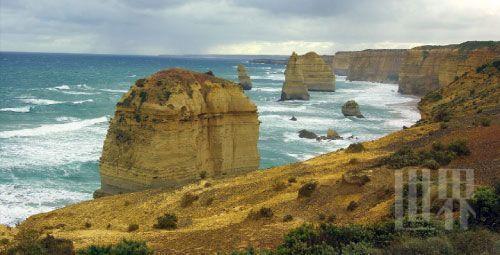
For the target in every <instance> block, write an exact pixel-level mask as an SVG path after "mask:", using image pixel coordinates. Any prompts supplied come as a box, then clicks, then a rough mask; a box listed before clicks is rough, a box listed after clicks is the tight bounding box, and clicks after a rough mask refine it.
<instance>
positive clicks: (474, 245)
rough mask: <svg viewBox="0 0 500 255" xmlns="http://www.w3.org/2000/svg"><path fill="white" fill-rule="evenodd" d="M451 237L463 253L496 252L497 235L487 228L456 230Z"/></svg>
mask: <svg viewBox="0 0 500 255" xmlns="http://www.w3.org/2000/svg"><path fill="white" fill-rule="evenodd" d="M449 239H450V242H451V243H452V245H453V247H454V248H455V251H459V252H460V253H461V254H495V241H496V239H497V237H496V236H495V234H493V233H492V232H490V231H488V230H485V229H479V230H472V231H458V232H454V233H451V234H450V235H449Z"/></svg>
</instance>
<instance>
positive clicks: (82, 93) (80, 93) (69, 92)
mask: <svg viewBox="0 0 500 255" xmlns="http://www.w3.org/2000/svg"><path fill="white" fill-rule="evenodd" d="M61 92H62V93H64V94H68V95H96V94H98V93H92V92H83V91H61Z"/></svg>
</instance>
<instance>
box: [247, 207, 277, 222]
mask: <svg viewBox="0 0 500 255" xmlns="http://www.w3.org/2000/svg"><path fill="white" fill-rule="evenodd" d="M272 217H273V210H272V209H271V208H269V207H262V208H260V209H259V210H258V211H253V210H251V211H250V212H249V213H248V218H249V219H252V220H260V219H270V218H272Z"/></svg>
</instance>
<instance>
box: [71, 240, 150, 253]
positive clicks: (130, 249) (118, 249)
mask: <svg viewBox="0 0 500 255" xmlns="http://www.w3.org/2000/svg"><path fill="white" fill-rule="evenodd" d="M76 254H77V255H151V254H153V251H152V250H151V249H149V248H148V246H147V245H146V243H145V242H139V241H130V240H122V241H121V242H119V243H117V244H115V245H106V246H97V245H92V246H89V247H87V248H85V249H82V250H79V251H78V252H77V253H76Z"/></svg>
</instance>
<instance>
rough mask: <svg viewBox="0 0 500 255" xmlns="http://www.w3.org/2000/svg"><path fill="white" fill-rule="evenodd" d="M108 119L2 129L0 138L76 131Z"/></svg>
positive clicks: (101, 118) (104, 117)
mask: <svg viewBox="0 0 500 255" xmlns="http://www.w3.org/2000/svg"><path fill="white" fill-rule="evenodd" d="M106 121H108V118H107V117H106V116H103V117H100V118H95V119H86V120H81V121H75V122H69V123H64V124H46V125H41V126H39V127H36V128H27V129H19V130H9V131H2V132H0V138H11V137H31V136H43V135H47V134H51V133H59V132H68V131H75V130H78V129H81V128H83V127H87V126H92V125H95V124H98V123H103V122H106Z"/></svg>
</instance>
